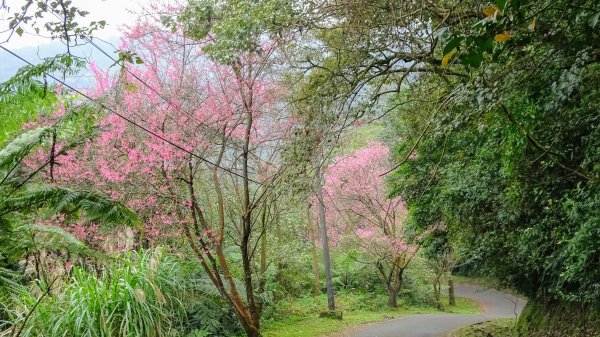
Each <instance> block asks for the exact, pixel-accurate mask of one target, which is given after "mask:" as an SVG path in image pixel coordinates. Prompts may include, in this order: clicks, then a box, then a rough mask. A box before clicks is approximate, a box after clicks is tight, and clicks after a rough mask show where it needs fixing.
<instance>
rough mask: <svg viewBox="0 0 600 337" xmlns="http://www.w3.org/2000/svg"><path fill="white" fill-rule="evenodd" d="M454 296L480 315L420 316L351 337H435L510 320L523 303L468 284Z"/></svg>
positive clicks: (510, 296)
mask: <svg viewBox="0 0 600 337" xmlns="http://www.w3.org/2000/svg"><path fill="white" fill-rule="evenodd" d="M456 296H458V297H465V298H469V299H472V300H474V301H476V302H478V303H479V304H480V305H481V307H482V310H483V312H482V313H481V314H477V315H461V314H423V315H411V316H406V317H403V318H399V319H394V320H389V321H386V322H382V323H378V324H373V325H369V326H368V327H366V328H365V329H363V330H361V331H358V332H356V333H354V334H352V337H438V336H445V335H446V334H448V333H449V332H450V331H452V330H454V329H456V328H459V327H462V326H465V325H469V324H474V323H478V322H482V321H487V320H490V319H495V318H510V317H515V316H516V315H518V314H520V313H521V311H522V310H523V307H524V305H525V301H524V300H523V299H520V298H517V297H515V296H513V295H509V294H507V293H503V292H500V291H497V290H493V289H482V288H479V287H477V286H474V285H470V284H459V285H457V286H456Z"/></svg>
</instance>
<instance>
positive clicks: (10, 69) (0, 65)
mask: <svg viewBox="0 0 600 337" xmlns="http://www.w3.org/2000/svg"><path fill="white" fill-rule="evenodd" d="M95 42H96V43H97V44H98V46H100V48H102V49H103V50H105V51H106V52H107V53H108V54H113V53H114V51H115V48H114V47H113V45H117V44H118V40H117V39H116V38H113V39H110V40H108V41H107V42H101V41H95ZM111 44H112V45H111ZM66 51H67V47H66V46H65V45H64V44H63V43H62V42H60V41H53V42H51V43H48V44H43V45H39V46H37V47H25V48H19V49H15V50H13V52H15V53H16V54H17V55H19V56H21V57H23V58H24V59H26V60H27V61H29V62H31V63H33V64H38V63H40V62H41V60H42V59H43V58H46V57H51V56H54V55H57V54H62V53H65V52H66ZM70 51H71V54H73V55H75V56H80V57H84V58H85V59H87V60H89V61H93V62H95V63H96V65H97V66H98V67H100V68H108V67H110V66H111V65H112V64H113V61H112V60H110V59H109V58H108V57H107V56H106V55H104V54H102V52H101V51H99V50H98V49H96V48H94V47H93V46H92V45H90V44H85V45H82V46H77V47H71V48H70ZM115 56H116V54H115ZM0 60H1V62H0V82H4V81H6V80H8V79H9V78H10V77H12V76H14V75H15V74H16V72H17V70H19V68H21V67H23V66H25V65H26V64H25V63H24V62H23V61H21V60H19V59H18V58H16V57H14V56H12V55H10V54H8V53H7V52H5V51H3V50H0ZM65 81H66V82H67V83H68V84H70V85H73V86H75V87H77V88H87V87H90V86H91V85H92V73H91V71H90V70H89V69H84V70H82V71H81V73H80V74H79V75H76V76H67V77H66V78H65Z"/></svg>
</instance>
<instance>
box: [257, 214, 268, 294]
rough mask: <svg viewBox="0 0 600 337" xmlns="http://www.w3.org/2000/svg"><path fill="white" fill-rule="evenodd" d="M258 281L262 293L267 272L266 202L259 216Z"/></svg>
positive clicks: (259, 290)
mask: <svg viewBox="0 0 600 337" xmlns="http://www.w3.org/2000/svg"><path fill="white" fill-rule="evenodd" d="M260 220H261V221H260V229H261V235H262V236H261V238H260V281H259V283H258V292H260V293H262V292H264V291H265V284H266V273H267V207H266V203H265V204H264V205H263V208H262V214H261V218H260Z"/></svg>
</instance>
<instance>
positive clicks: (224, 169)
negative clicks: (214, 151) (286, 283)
mask: <svg viewBox="0 0 600 337" xmlns="http://www.w3.org/2000/svg"><path fill="white" fill-rule="evenodd" d="M0 49H2V50H4V51H5V52H7V53H9V54H10V55H12V56H14V57H16V58H18V59H19V60H21V61H22V62H25V63H26V64H28V65H30V66H32V67H33V66H35V65H34V64H33V63H31V62H29V61H28V60H26V59H24V58H23V57H21V56H20V55H18V54H16V53H15V52H13V51H12V50H10V49H8V48H6V47H5V46H3V45H0ZM43 73H44V74H45V75H46V76H48V77H49V78H52V79H53V80H54V81H56V82H58V83H60V84H62V85H63V86H64V87H65V88H68V89H70V90H72V91H73V92H75V93H77V94H79V95H81V96H82V97H84V98H86V99H88V100H89V101H91V102H93V103H95V104H98V105H99V106H100V107H102V108H103V109H104V110H106V111H108V112H110V113H112V114H115V115H116V116H118V117H119V118H121V119H123V120H124V121H126V122H127V123H129V124H131V125H133V126H135V127H137V128H139V129H141V130H142V131H144V132H146V133H148V134H149V135H151V136H153V137H155V138H158V139H160V140H162V141H163V142H165V143H167V144H169V145H171V146H173V147H174V148H176V149H178V150H180V151H182V152H185V153H187V154H189V155H190V156H192V157H194V158H196V159H199V160H201V161H203V162H205V163H207V164H209V165H211V166H213V167H215V168H218V169H220V170H222V171H225V172H228V173H230V174H233V175H235V176H237V177H240V178H242V179H246V177H244V176H243V175H242V174H240V173H237V172H235V171H232V170H230V169H228V168H226V167H223V166H221V165H218V164H216V163H214V162H212V161H211V160H209V159H207V158H204V157H202V156H199V155H197V154H196V153H194V152H192V151H190V150H188V149H186V148H185V147H183V146H182V145H179V144H177V143H175V142H174V141H172V140H169V139H167V138H165V137H163V136H161V135H159V134H158V133H156V132H154V131H152V130H150V129H149V128H147V127H145V126H143V125H141V124H140V123H138V122H136V121H134V120H133V119H131V118H129V117H127V116H125V115H123V114H121V113H119V112H117V111H116V110H114V109H112V108H110V107H108V106H106V105H105V104H104V103H102V102H99V101H98V100H96V99H94V98H92V97H90V96H89V95H87V94H85V93H83V92H82V91H80V90H78V89H76V88H74V87H73V86H71V85H69V84H67V83H65V82H64V81H62V80H60V79H58V78H57V77H55V76H54V75H52V74H50V73H48V72H47V71H45V70H44V71H43ZM247 179H248V181H250V182H253V183H255V184H260V183H259V182H258V181H256V180H253V179H251V178H247Z"/></svg>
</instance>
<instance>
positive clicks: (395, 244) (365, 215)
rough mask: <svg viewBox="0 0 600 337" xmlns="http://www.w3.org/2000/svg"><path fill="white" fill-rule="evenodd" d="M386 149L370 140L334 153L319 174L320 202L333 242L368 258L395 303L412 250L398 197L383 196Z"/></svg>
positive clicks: (392, 303) (390, 303) (403, 212)
mask: <svg viewBox="0 0 600 337" xmlns="http://www.w3.org/2000/svg"><path fill="white" fill-rule="evenodd" d="M388 155H389V149H388V148H387V147H386V146H385V145H383V144H381V143H379V142H372V143H370V144H369V145H368V146H367V147H364V148H361V149H359V150H356V151H354V152H353V153H351V154H349V155H347V156H341V157H338V158H337V159H336V161H335V163H334V164H332V165H330V166H329V167H328V168H327V171H326V173H325V187H324V195H325V196H324V202H325V204H326V209H327V219H328V223H331V224H332V235H331V237H332V238H333V240H334V241H336V242H337V244H344V243H346V244H352V245H355V246H358V247H360V249H361V250H363V251H364V252H365V253H367V254H369V255H370V256H372V257H373V258H374V260H375V266H376V267H377V270H378V271H379V274H380V276H381V279H382V281H383V283H384V284H385V287H386V290H387V292H388V295H389V300H388V305H389V306H390V307H396V306H397V297H398V293H399V291H400V289H401V288H402V280H403V273H404V270H405V269H406V267H407V266H408V264H409V263H410V261H411V259H412V258H413V257H414V255H415V253H416V250H417V249H416V246H414V245H412V244H410V243H408V242H407V240H406V238H405V234H404V230H403V225H404V221H405V219H406V217H407V210H406V206H405V204H404V202H403V200H401V199H399V198H389V197H388V195H387V191H386V185H385V181H384V178H383V177H382V176H381V174H382V173H384V172H386V170H388V169H389V160H388Z"/></svg>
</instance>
